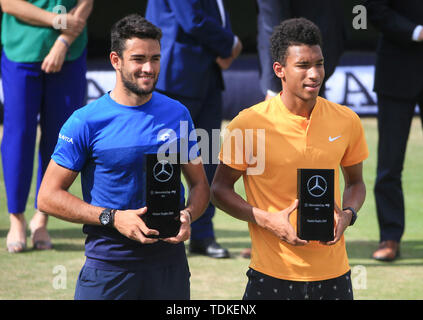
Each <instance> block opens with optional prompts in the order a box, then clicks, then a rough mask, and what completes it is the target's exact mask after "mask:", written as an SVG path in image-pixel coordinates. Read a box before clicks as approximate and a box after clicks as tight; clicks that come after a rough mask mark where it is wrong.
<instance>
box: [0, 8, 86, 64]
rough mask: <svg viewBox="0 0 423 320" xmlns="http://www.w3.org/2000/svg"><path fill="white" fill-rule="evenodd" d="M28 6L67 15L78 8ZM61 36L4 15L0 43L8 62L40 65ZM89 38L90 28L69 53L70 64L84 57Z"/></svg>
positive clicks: (77, 39)
mask: <svg viewBox="0 0 423 320" xmlns="http://www.w3.org/2000/svg"><path fill="white" fill-rule="evenodd" d="M28 2H30V3H32V4H33V5H35V6H37V7H39V8H41V9H44V10H47V11H50V12H53V11H54V12H57V13H67V12H69V11H70V10H71V9H72V8H73V7H75V5H76V3H77V0H28ZM57 6H63V7H65V8H66V12H64V10H60V9H61V8H60V7H57ZM55 8H56V9H55ZM62 9H63V8H62ZM59 35H60V30H56V29H54V28H51V27H38V26H33V25H30V24H27V23H25V22H23V21H21V20H19V19H17V18H15V17H14V16H11V15H9V14H6V13H3V18H2V27H1V39H2V45H3V50H4V52H5V53H6V56H7V58H8V59H9V60H12V61H15V62H41V61H43V60H44V58H45V56H46V55H47V54H48V53H49V51H50V49H51V47H52V46H53V44H54V42H55V41H56V39H57V37H58V36H59ZM87 38H88V35H87V28H86V27H85V29H84V30H83V31H82V33H81V34H80V35H79V37H78V38H76V39H75V41H74V42H73V43H72V45H71V46H70V48H69V49H68V52H67V55H66V60H67V61H71V60H75V59H77V58H78V57H80V56H81V54H82V52H83V51H84V49H85V47H86V45H87Z"/></svg>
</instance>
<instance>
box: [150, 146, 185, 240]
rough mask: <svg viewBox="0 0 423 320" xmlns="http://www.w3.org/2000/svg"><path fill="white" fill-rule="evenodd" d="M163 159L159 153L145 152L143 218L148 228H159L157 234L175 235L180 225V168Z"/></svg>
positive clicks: (163, 236) (161, 236)
mask: <svg viewBox="0 0 423 320" xmlns="http://www.w3.org/2000/svg"><path fill="white" fill-rule="evenodd" d="M166 159H169V158H166V157H165V156H164V155H162V154H155V153H154V154H144V193H143V201H144V202H145V205H146V206H147V212H146V213H145V214H144V215H142V219H143V220H144V222H145V223H146V225H147V226H148V227H149V228H150V229H155V230H158V231H159V233H160V234H159V238H168V237H174V236H176V235H177V234H178V232H179V228H180V225H181V223H180V220H179V214H180V204H181V168H180V165H179V163H171V162H170V161H168V160H166ZM174 159H179V155H176V157H174ZM153 237H155V238H157V237H156V236H153Z"/></svg>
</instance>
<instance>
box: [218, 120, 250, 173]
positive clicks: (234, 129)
mask: <svg viewBox="0 0 423 320" xmlns="http://www.w3.org/2000/svg"><path fill="white" fill-rule="evenodd" d="M244 126H245V123H244V121H243V119H242V117H241V116H240V115H238V116H237V117H235V118H234V119H233V120H232V121H231V122H230V123H229V124H228V126H227V127H226V128H225V129H224V131H223V140H222V145H221V148H220V153H219V160H220V161H221V162H222V163H224V164H225V165H227V166H229V167H231V168H233V169H235V170H240V171H245V170H247V168H248V163H247V161H246V152H245V151H246V150H252V148H249V147H248V146H246V145H245V142H246V141H248V139H246V138H245V130H244Z"/></svg>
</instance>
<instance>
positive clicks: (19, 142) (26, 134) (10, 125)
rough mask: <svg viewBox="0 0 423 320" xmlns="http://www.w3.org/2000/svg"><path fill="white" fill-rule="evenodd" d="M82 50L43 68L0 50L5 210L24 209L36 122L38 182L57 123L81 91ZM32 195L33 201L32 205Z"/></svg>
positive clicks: (53, 143)
mask: <svg viewBox="0 0 423 320" xmlns="http://www.w3.org/2000/svg"><path fill="white" fill-rule="evenodd" d="M86 71H87V67H86V52H84V54H83V55H81V57H79V58H78V59H76V60H74V61H69V62H65V63H64V65H63V67H62V70H61V71H60V72H58V73H52V74H47V73H45V72H43V71H42V70H41V62H38V63H19V62H14V61H11V60H9V59H8V58H7V57H6V54H5V53H4V52H3V53H2V59H1V75H2V84H3V93H4V127H3V140H2V144H1V155H2V163H3V175H4V182H5V186H6V194H7V205H8V210H9V213H23V212H24V211H25V207H26V202H27V200H28V194H29V190H30V186H31V180H32V173H33V159H34V152H35V142H36V136H37V126H38V123H39V124H40V129H41V138H40V145H39V163H38V176H37V188H36V195H37V194H38V189H39V187H40V184H41V180H42V177H43V175H44V172H45V170H46V169H47V165H48V163H49V161H50V157H51V154H52V153H53V151H54V147H55V146H56V143H57V137H58V135H59V131H60V128H61V127H62V125H63V124H64V122H65V121H66V120H67V119H68V117H69V116H70V115H71V114H72V113H73V111H75V110H76V109H77V108H79V107H81V106H82V105H83V104H84V101H85V97H86V87H87V83H86V77H85V76H86ZM36 199H37V197H35V207H37V203H36V202H37V200H36Z"/></svg>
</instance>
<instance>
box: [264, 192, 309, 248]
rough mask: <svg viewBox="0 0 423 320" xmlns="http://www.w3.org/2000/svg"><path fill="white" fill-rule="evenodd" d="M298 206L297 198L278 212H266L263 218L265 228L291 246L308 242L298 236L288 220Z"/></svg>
mask: <svg viewBox="0 0 423 320" xmlns="http://www.w3.org/2000/svg"><path fill="white" fill-rule="evenodd" d="M297 207H298V200H297V199H296V200H295V201H294V202H292V203H291V205H290V206H289V207H288V208H286V209H284V210H282V211H279V212H274V213H270V212H268V213H267V215H266V218H265V222H264V225H262V227H264V228H265V229H267V230H269V231H271V232H273V233H274V234H275V235H276V236H277V237H278V238H279V239H281V240H283V241H285V242H287V243H289V244H290V245H293V246H304V245H306V244H307V243H308V241H306V240H302V239H300V238H298V236H297V233H296V232H295V229H294V227H293V226H292V225H291V223H290V222H289V217H290V215H291V214H292V212H294V211H295V209H297Z"/></svg>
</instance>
